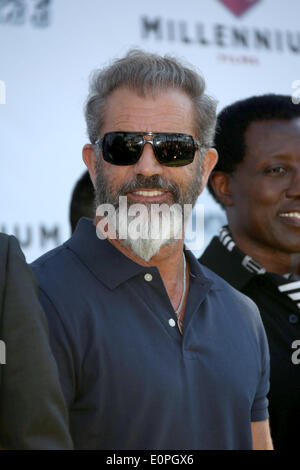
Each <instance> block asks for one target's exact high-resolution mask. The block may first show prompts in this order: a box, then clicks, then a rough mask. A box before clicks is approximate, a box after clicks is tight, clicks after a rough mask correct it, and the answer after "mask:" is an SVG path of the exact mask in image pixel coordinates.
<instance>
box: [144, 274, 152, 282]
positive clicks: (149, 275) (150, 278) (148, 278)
mask: <svg viewBox="0 0 300 470" xmlns="http://www.w3.org/2000/svg"><path fill="white" fill-rule="evenodd" d="M144 279H145V281H147V282H150V281H152V279H153V277H152V274H150V273H147V274H145V276H144Z"/></svg>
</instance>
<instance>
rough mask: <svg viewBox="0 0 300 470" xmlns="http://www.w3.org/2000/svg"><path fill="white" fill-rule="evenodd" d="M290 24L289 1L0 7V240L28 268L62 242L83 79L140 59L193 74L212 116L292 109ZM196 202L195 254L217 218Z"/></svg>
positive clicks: (294, 6) (295, 4)
mask: <svg viewBox="0 0 300 470" xmlns="http://www.w3.org/2000/svg"><path fill="white" fill-rule="evenodd" d="M299 18H300V2H299V0H287V1H286V2H283V1H282V0H185V1H184V2H182V1H178V0H164V1H161V0H152V1H151V3H147V4H146V2H141V1H140V0H131V1H130V0H129V1H127V2H123V1H121V0H119V1H117V0H110V1H109V2H107V1H101V0H85V1H82V0H0V44H1V49H0V51H1V52H0V54H1V56H0V129H1V140H0V155H1V172H0V201H1V212H0V231H4V232H6V233H12V234H15V235H16V236H17V237H18V238H19V240H20V242H21V245H22V248H23V250H24V252H25V254H26V256H27V260H28V261H32V260H33V259H35V258H36V257H37V256H39V255H40V254H42V253H43V252H45V251H48V250H49V249H51V248H53V247H55V246H56V245H57V244H59V243H61V242H63V241H64V240H65V239H67V238H68V237H69V235H70V225H69V204H70V197H71V192H72V189H73V187H74V185H75V183H76V181H77V179H78V178H79V177H80V176H81V174H82V173H83V172H84V170H85V166H84V164H83V163H82V160H81V149H82V146H83V145H84V143H86V142H87V137H86V128H85V122H84V118H83V105H84V101H85V99H86V96H87V92H88V77H89V74H90V72H91V71H92V70H94V69H95V68H99V67H101V66H103V65H105V64H107V63H108V61H110V60H111V59H113V58H116V57H120V56H122V55H124V54H125V53H126V52H127V50H128V49H129V48H132V47H140V48H143V49H145V50H149V51H153V52H158V53H170V54H175V55H176V56H179V57H182V58H184V59H186V60H187V61H188V62H190V63H192V64H195V65H196V66H197V67H198V68H199V70H200V71H201V72H202V73H203V75H204V77H205V79H206V82H207V90H208V93H209V94H211V95H212V96H214V97H215V98H217V99H218V100H219V107H218V110H220V109H221V108H222V107H223V106H224V105H226V104H229V103H231V102H233V101H235V100H237V99H240V98H244V97H248V96H250V95H254V94H261V93H269V92H275V93H284V94H289V95H291V99H292V95H293V99H294V100H298V102H299V101H300V67H299V65H300V26H299ZM199 201H200V202H201V203H202V204H204V207H205V237H204V246H205V245H206V244H207V243H208V242H209V239H210V237H211V236H212V235H213V234H214V233H215V232H216V231H217V229H218V227H219V226H220V225H221V224H222V222H224V220H225V218H224V214H223V213H222V211H221V209H220V208H219V207H218V206H217V205H216V204H215V203H214V202H213V201H212V199H211V197H210V196H209V195H208V194H207V193H205V194H204V195H203V196H201V198H200V199H199ZM202 250H203V247H200V246H199V249H196V250H193V251H194V252H195V253H196V254H200V252H201V251H202Z"/></svg>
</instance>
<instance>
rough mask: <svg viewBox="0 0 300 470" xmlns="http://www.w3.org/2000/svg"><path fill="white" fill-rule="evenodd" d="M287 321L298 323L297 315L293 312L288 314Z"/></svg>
mask: <svg viewBox="0 0 300 470" xmlns="http://www.w3.org/2000/svg"><path fill="white" fill-rule="evenodd" d="M289 322H290V323H298V317H297V315H295V314H294V313H291V315H290V316H289Z"/></svg>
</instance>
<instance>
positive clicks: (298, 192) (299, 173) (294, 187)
mask: <svg viewBox="0 0 300 470" xmlns="http://www.w3.org/2000/svg"><path fill="white" fill-rule="evenodd" d="M286 195H287V197H290V198H300V168H297V170H296V171H295V172H294V174H293V177H292V180H291V182H290V185H289V187H288V189H287V191H286Z"/></svg>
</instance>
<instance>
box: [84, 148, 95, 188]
mask: <svg viewBox="0 0 300 470" xmlns="http://www.w3.org/2000/svg"><path fill="white" fill-rule="evenodd" d="M82 159H83V161H84V163H85V165H86V167H87V169H88V170H89V174H90V177H91V180H92V183H93V185H94V186H95V182H96V170H97V157H96V154H95V151H94V149H93V146H92V145H91V144H85V146H84V147H83V149H82Z"/></svg>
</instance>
